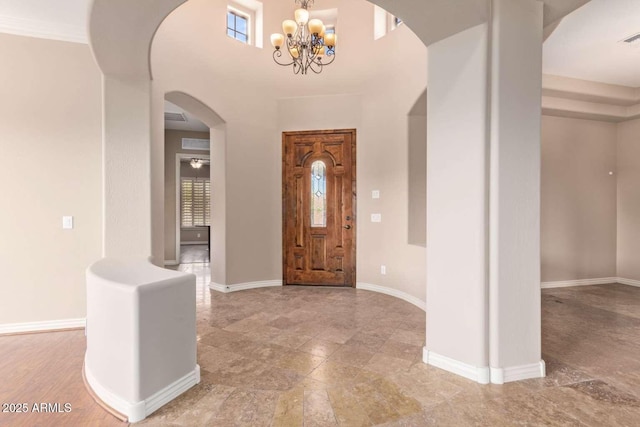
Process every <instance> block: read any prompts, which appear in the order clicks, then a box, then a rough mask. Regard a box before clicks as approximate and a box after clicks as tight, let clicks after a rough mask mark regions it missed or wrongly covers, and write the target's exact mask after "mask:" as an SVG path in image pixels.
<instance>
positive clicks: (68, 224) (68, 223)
mask: <svg viewBox="0 0 640 427" xmlns="http://www.w3.org/2000/svg"><path fill="white" fill-rule="evenodd" d="M62 228H63V229H64V230H71V229H72V228H73V217H72V216H63V217H62Z"/></svg>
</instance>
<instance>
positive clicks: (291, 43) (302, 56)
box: [271, 0, 336, 74]
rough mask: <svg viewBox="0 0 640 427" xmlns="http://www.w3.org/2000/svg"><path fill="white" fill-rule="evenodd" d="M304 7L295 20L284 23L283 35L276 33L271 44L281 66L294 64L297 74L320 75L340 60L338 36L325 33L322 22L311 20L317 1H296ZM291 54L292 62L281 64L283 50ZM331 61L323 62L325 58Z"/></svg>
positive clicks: (274, 58) (294, 70)
mask: <svg viewBox="0 0 640 427" xmlns="http://www.w3.org/2000/svg"><path fill="white" fill-rule="evenodd" d="M296 3H300V8H299V9H296V11H295V13H294V16H295V21H293V20H291V19H287V20H285V21H283V22H282V30H283V31H284V35H282V34H277V33H276V34H272V35H271V44H272V45H273V47H275V50H274V51H273V60H274V61H275V62H276V64H278V65H283V66H289V65H293V73H294V74H307V72H308V70H311V71H313V72H314V73H316V74H320V73H321V72H322V69H323V67H324V66H325V65H329V64H331V63H332V62H333V61H334V60H335V59H336V51H335V49H336V35H335V34H334V33H325V31H326V27H325V26H324V24H323V23H322V21H321V20H319V19H311V20H309V10H308V8H309V7H310V6H311V5H312V4H313V0H296ZM283 46H284V47H285V49H286V50H287V51H288V53H289V56H290V59H291V62H281V61H279V59H280V58H281V57H282V51H283V50H284V49H282V47H283ZM325 56H326V57H328V58H330V59H329V60H328V61H327V62H323V58H324V57H325Z"/></svg>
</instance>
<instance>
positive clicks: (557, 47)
mask: <svg viewBox="0 0 640 427" xmlns="http://www.w3.org/2000/svg"><path fill="white" fill-rule="evenodd" d="M637 33H640V0H591V1H590V2H589V3H587V4H586V5H584V6H582V7H581V8H579V9H578V10H576V11H575V12H573V13H572V14H570V15H569V16H567V17H565V18H564V19H563V20H562V22H561V23H560V25H559V26H558V28H557V29H556V30H555V32H554V33H553V34H551V36H550V37H549V38H548V39H547V41H546V42H545V44H544V49H543V71H544V73H545V74H555V75H559V76H565V77H573V78H577V79H583V80H592V81H597V82H602V83H610V84H618V85H623V86H631V87H640V42H636V43H634V45H635V46H633V47H632V46H629V45H628V44H627V43H621V40H623V39H625V38H627V37H629V36H631V35H634V34H637Z"/></svg>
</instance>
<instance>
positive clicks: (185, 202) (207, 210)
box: [180, 178, 211, 227]
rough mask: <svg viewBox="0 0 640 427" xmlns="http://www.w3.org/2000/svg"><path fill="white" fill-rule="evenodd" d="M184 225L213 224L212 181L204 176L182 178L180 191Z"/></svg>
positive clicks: (182, 222) (182, 223)
mask: <svg viewBox="0 0 640 427" xmlns="http://www.w3.org/2000/svg"><path fill="white" fill-rule="evenodd" d="M180 212H181V222H180V223H181V225H182V227H198V226H204V225H211V222H210V218H211V183H210V181H209V180H208V179H204V178H182V182H181V192H180Z"/></svg>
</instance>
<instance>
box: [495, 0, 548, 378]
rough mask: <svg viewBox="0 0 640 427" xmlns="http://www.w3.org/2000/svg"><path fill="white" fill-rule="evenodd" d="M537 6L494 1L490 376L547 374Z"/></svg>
mask: <svg viewBox="0 0 640 427" xmlns="http://www.w3.org/2000/svg"><path fill="white" fill-rule="evenodd" d="M542 7H543V4H542V2H540V1H535V0H526V1H522V0H494V1H493V30H492V33H493V37H492V47H491V190H490V193H491V197H490V199H491V201H490V215H491V220H490V233H491V239H490V260H491V261H490V274H489V276H490V286H489V288H490V292H489V293H490V300H489V307H490V309H489V311H490V322H489V324H490V366H491V381H492V382H494V383H503V382H506V381H515V380H519V379H524V378H532V377H540V376H544V362H542V360H541V343H540V341H541V336H540V332H541V331H540V328H541V323H540V121H541V117H540V116H541V97H542V41H543V40H542V18H543V13H542Z"/></svg>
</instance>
